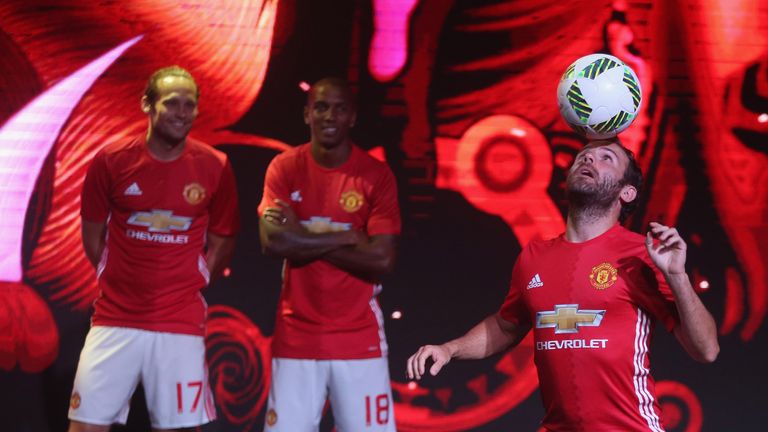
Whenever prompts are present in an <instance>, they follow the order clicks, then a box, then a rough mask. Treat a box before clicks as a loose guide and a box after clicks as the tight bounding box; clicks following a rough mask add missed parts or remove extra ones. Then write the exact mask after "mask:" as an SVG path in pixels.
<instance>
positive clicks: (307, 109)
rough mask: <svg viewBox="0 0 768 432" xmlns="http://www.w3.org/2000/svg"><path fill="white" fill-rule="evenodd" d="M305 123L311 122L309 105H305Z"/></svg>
mask: <svg viewBox="0 0 768 432" xmlns="http://www.w3.org/2000/svg"><path fill="white" fill-rule="evenodd" d="M304 124H305V125H308V124H309V105H304Z"/></svg>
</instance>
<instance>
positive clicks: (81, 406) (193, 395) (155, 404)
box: [69, 326, 216, 429]
mask: <svg viewBox="0 0 768 432" xmlns="http://www.w3.org/2000/svg"><path fill="white" fill-rule="evenodd" d="M139 382H141V383H142V385H143V386H144V393H145V394H146V398H147V409H148V411H149V418H150V421H151V423H152V427H153V428H157V429H174V428H183V427H192V426H199V425H202V424H205V423H208V422H210V421H211V420H214V419H215V418H216V408H215V407H214V404H213V396H212V393H211V390H210V387H209V386H208V373H207V367H206V364H205V341H204V339H203V337H202V336H192V335H185V334H176V333H162V332H154V331H147V330H139V329H133V328H124V327H104V326H96V327H92V328H91V329H90V331H89V332H88V336H87V337H86V339H85V346H84V347H83V351H82V352H81V353H80V363H79V364H78V366H77V374H76V375H75V384H74V386H73V389H72V398H71V400H70V406H69V418H70V420H75V421H79V422H82V423H90V424H95V425H111V424H113V423H122V424H125V421H126V420H127V418H128V410H129V408H130V402H131V396H132V395H133V392H134V391H135V390H136V386H137V385H138V383H139Z"/></svg>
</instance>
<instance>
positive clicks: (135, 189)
mask: <svg viewBox="0 0 768 432" xmlns="http://www.w3.org/2000/svg"><path fill="white" fill-rule="evenodd" d="M142 193H143V192H141V188H139V185H138V184H137V183H136V182H133V183H131V185H130V186H128V188H126V189H125V192H123V195H133V196H136V195H141V194H142Z"/></svg>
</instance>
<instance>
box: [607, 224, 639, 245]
mask: <svg viewBox="0 0 768 432" xmlns="http://www.w3.org/2000/svg"><path fill="white" fill-rule="evenodd" d="M610 234H611V238H610V240H612V241H613V242H615V243H618V244H621V245H624V246H625V247H629V248H642V249H645V235H643V234H639V233H636V232H634V231H631V230H629V229H627V228H625V227H624V226H622V225H621V224H617V225H616V227H614V228H613V229H612V230H611V233H610Z"/></svg>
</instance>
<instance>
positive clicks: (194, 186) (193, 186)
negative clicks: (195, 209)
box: [182, 183, 205, 205]
mask: <svg viewBox="0 0 768 432" xmlns="http://www.w3.org/2000/svg"><path fill="white" fill-rule="evenodd" d="M182 194H183V195H184V199H185V200H187V202H188V203H190V204H192V205H197V204H200V203H201V202H203V200H204V199H205V188H204V187H202V186H201V185H200V183H189V184H188V185H186V186H184V192H183V193H182Z"/></svg>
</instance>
